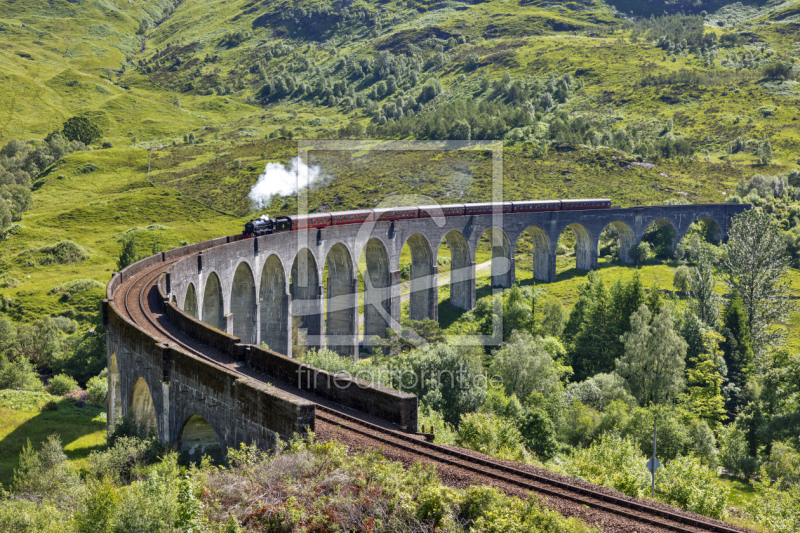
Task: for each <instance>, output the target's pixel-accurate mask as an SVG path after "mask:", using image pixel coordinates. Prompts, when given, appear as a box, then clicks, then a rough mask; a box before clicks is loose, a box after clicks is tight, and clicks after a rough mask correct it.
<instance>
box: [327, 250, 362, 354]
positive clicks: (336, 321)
mask: <svg viewBox="0 0 800 533" xmlns="http://www.w3.org/2000/svg"><path fill="white" fill-rule="evenodd" d="M325 267H326V269H327V272H328V278H327V280H326V286H325V337H326V339H325V340H326V345H327V346H328V348H329V349H330V350H333V351H334V352H336V353H338V354H339V355H350V356H352V355H356V352H355V341H356V316H357V312H358V300H356V299H354V297H353V296H354V295H357V294H358V285H357V282H356V278H355V277H353V259H352V258H351V257H350V250H348V248H347V247H346V246H345V245H344V244H342V243H336V244H334V245H333V246H332V247H331V249H330V250H329V251H328V257H326V258H325Z"/></svg>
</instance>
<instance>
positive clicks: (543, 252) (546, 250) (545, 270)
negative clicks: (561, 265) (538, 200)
mask: <svg viewBox="0 0 800 533" xmlns="http://www.w3.org/2000/svg"><path fill="white" fill-rule="evenodd" d="M526 233H527V234H528V236H529V237H530V239H531V242H532V243H533V254H532V255H533V257H532V259H533V279H538V280H541V281H551V278H552V276H551V274H550V271H551V268H552V269H553V271H554V270H555V267H554V266H552V265H551V264H550V258H551V255H550V249H551V246H550V237H548V236H547V233H545V231H544V230H543V229H542V228H540V227H539V226H528V227H527V228H525V230H524V231H523V234H526ZM517 243H519V238H518V239H517ZM514 248H515V249H516V248H517V244H515V245H514Z"/></svg>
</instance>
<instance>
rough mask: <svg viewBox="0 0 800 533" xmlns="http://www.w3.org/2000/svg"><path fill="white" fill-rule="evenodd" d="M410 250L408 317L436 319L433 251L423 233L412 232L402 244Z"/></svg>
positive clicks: (436, 305) (436, 304)
mask: <svg viewBox="0 0 800 533" xmlns="http://www.w3.org/2000/svg"><path fill="white" fill-rule="evenodd" d="M406 245H408V247H409V249H410V250H411V270H410V278H411V283H410V285H411V287H410V294H409V302H408V317H409V318H410V319H411V320H425V319H426V318H430V319H433V320H436V318H437V315H438V313H437V311H438V309H437V307H438V303H439V300H438V298H437V296H438V295H437V294H436V285H437V283H436V269H435V268H434V266H433V251H432V250H431V245H430V243H429V242H428V239H426V238H425V237H424V236H423V235H421V234H419V233H414V234H412V235H411V236H410V237H408V239H406V242H405V243H404V244H403V246H404V247H405V246H406Z"/></svg>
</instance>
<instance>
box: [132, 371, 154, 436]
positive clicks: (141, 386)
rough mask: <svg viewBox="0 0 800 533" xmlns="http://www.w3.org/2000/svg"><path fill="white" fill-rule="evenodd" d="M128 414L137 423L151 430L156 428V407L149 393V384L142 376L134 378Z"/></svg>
mask: <svg viewBox="0 0 800 533" xmlns="http://www.w3.org/2000/svg"><path fill="white" fill-rule="evenodd" d="M128 414H129V415H130V416H131V417H133V419H134V420H135V421H136V423H137V424H141V425H143V426H145V427H147V428H149V429H151V430H154V431H155V430H156V429H157V428H158V420H157V419H156V408H155V405H153V396H152V395H151V394H150V386H149V385H148V384H147V381H145V379H144V378H143V377H140V378H139V379H137V380H136V383H134V385H133V390H132V391H131V402H130V407H129V408H128Z"/></svg>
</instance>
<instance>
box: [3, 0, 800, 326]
mask: <svg viewBox="0 0 800 533" xmlns="http://www.w3.org/2000/svg"><path fill="white" fill-rule="evenodd" d="M634 4H635V5H634ZM636 6H639V7H636ZM704 7H705V9H706V11H707V13H705V14H703V15H700V14H699V12H698V11H697V9H696V8H694V7H692V6H688V5H684V4H682V3H680V2H678V3H675V2H669V3H665V2H647V3H630V2H628V3H626V2H622V1H620V2H609V3H608V5H606V4H603V3H601V2H595V1H592V0H583V1H580V2H556V3H553V2H540V1H537V0H532V1H525V0H522V1H499V0H492V1H489V2H482V3H478V4H464V3H460V2H455V1H447V2H443V3H441V2H437V3H434V2H424V1H416V0H410V1H408V2H397V3H388V2H384V3H367V2H364V1H361V0H358V1H355V2H347V3H346V4H345V3H340V2H310V1H298V2H294V3H293V4H291V5H290V6H287V5H285V4H281V3H278V2H271V1H265V2H260V3H257V2H248V1H245V0H240V1H226V2H222V1H219V0H211V1H207V0H204V1H200V0H186V1H184V2H169V1H164V0H161V1H157V2H147V3H145V2H141V1H139V0H131V1H130V2H122V1H117V2H113V1H108V0H102V1H99V0H87V1H84V2H82V3H80V4H74V3H71V2H67V1H63V0H55V1H54V2H49V3H46V4H45V3H41V2H37V1H35V0H34V1H26V2H19V1H9V0H2V1H0V8H1V9H0V65H1V66H0V109H2V112H0V145H2V144H5V143H7V142H8V141H10V140H11V139H13V138H18V139H22V140H24V141H33V142H34V143H38V142H41V139H43V138H44V137H45V136H46V135H47V134H49V133H51V132H53V131H58V130H60V128H61V124H62V123H63V122H64V121H65V120H66V119H67V118H69V117H72V116H84V117H87V118H89V119H91V120H92V121H94V122H95V123H96V124H97V125H98V126H99V127H100V129H101V131H102V134H103V138H102V141H103V142H105V143H107V144H106V145H105V146H111V148H103V149H100V141H98V142H97V143H95V145H94V146H93V148H94V149H93V150H88V151H79V152H75V153H72V154H71V155H69V156H67V157H66V158H64V159H62V160H60V161H58V162H57V163H55V164H54V165H53V166H51V167H49V168H47V169H45V170H44V171H43V172H42V173H41V174H40V175H38V176H37V175H34V176H31V180H32V183H33V206H32V208H31V209H30V210H29V211H27V212H26V213H25V214H24V215H23V219H22V220H21V221H20V222H19V224H20V225H19V226H16V227H15V228H14V230H13V232H12V233H13V234H10V235H8V236H7V238H6V240H5V242H3V245H2V248H0V265H2V270H3V276H4V277H3V280H0V295H2V298H3V305H2V308H3V310H4V311H5V312H6V313H7V314H9V315H10V316H11V317H12V318H14V319H16V320H20V321H31V320H34V319H36V318H38V317H41V316H44V315H58V314H64V313H66V314H67V315H68V316H75V317H77V318H79V319H84V320H85V319H88V318H89V317H90V315H92V309H94V308H95V307H94V306H95V305H96V304H97V301H98V300H99V298H100V296H101V293H102V291H101V290H100V289H99V286H94V288H91V285H85V287H89V288H88V289H87V288H85V287H84V289H85V290H83V291H72V292H70V291H68V290H65V289H64V288H63V285H64V284H65V283H69V282H71V281H74V280H76V279H93V280H96V281H98V282H100V283H101V284H102V283H105V281H106V280H107V279H108V276H109V275H110V273H111V272H112V271H113V270H115V268H116V265H115V261H116V258H117V255H118V251H119V247H120V239H121V238H122V237H123V236H124V235H125V234H126V233H129V232H134V233H135V235H136V241H138V242H139V252H140V253H149V252H151V251H152V249H154V246H155V249H157V248H158V247H161V248H164V247H170V246H176V245H178V244H179V243H181V242H191V241H195V240H200V239H203V238H207V237H211V236H216V235H220V234H222V233H228V232H234V231H237V229H238V228H239V227H240V224H241V222H242V220H243V218H245V217H246V216H248V215H250V214H251V213H252V205H251V204H250V202H249V200H248V198H247V194H248V192H249V190H250V188H251V187H252V186H253V184H254V183H255V182H256V180H257V177H258V175H259V174H260V173H261V172H262V171H263V168H264V166H265V165H266V163H268V162H271V161H278V162H281V163H284V164H286V163H288V162H289V160H290V159H291V158H292V157H294V156H295V155H296V145H295V143H294V142H293V141H292V140H290V139H297V138H311V139H314V138H320V139H326V138H343V137H344V138H362V139H363V138H368V139H373V138H377V139H380V138H408V139H418V138H419V139H436V138H453V139H463V138H472V139H502V140H504V146H505V148H504V156H503V162H504V165H503V188H504V195H505V196H506V197H507V198H509V199H521V198H531V197H533V198H548V197H566V196H601V195H602V196H609V197H611V198H612V199H613V201H614V203H615V204H617V205H642V204H648V203H657V202H663V201H667V200H680V201H684V200H688V201H695V202H707V201H712V202H717V201H724V199H725V198H726V196H729V195H730V194H731V193H732V191H733V190H734V188H735V185H736V183H737V182H738V181H739V180H740V179H742V178H747V177H749V176H752V175H753V174H771V175H774V174H778V173H781V172H786V171H788V170H790V169H792V168H795V167H796V166H797V164H798V160H797V149H798V143H799V142H800V134H798V131H800V130H798V128H797V115H798V113H797V111H798V103H797V102H798V101H799V100H798V98H797V97H798V89H797V86H796V82H795V81H793V80H792V79H787V80H779V79H772V78H769V77H765V76H766V74H765V70H764V69H765V67H767V66H769V65H771V64H773V63H775V62H782V63H784V64H786V65H789V71H788V75H787V76H786V77H788V78H793V77H794V76H795V75H796V74H797V73H798V68H800V67H798V66H797V63H796V61H797V59H798V58H800V48H799V47H798V45H797V44H796V43H795V37H794V36H795V35H796V32H797V30H798V29H800V26H798V24H800V23H798V22H797V18H798V17H797V12H798V9H800V3H798V2H796V1H795V2H777V1H774V0H772V1H766V2H746V3H744V4H731V3H728V2H721V1H717V2H713V3H707V5H705V6H704ZM665 8H666V10H667V11H668V12H670V13H678V12H680V13H684V14H685V15H680V16H681V17H684V18H664V19H655V20H650V19H646V18H642V19H636V18H635V17H634V16H632V15H631V13H630V12H631V11H632V10H633V11H634V15H648V14H650V13H662V12H663V11H664V10H665ZM692 15H694V18H692ZM687 17H688V18H687ZM766 139H768V140H769V141H770V146H771V150H772V155H771V157H770V158H768V159H767V160H762V159H763V158H762V155H763V154H762V147H763V145H764V143H765V140H766ZM314 157H315V162H316V163H317V164H319V165H320V166H321V169H322V175H323V178H324V179H323V180H321V181H320V182H318V183H317V184H316V185H315V187H314V188H313V190H312V192H311V196H310V205H309V207H310V209H311V210H316V209H320V210H325V209H334V210H335V209H348V208H363V207H369V206H372V205H375V204H377V203H379V202H382V201H384V200H386V198H387V197H389V196H392V195H398V194H404V193H415V194H424V195H427V196H430V197H433V198H435V199H436V200H437V201H441V202H449V201H456V200H458V201H472V200H487V199H489V198H490V197H491V181H490V176H491V165H490V161H489V159H488V158H487V157H486V155H485V154H480V153H472V154H463V153H458V154H437V155H435V156H432V154H431V153H430V152H399V153H393V154H387V153H381V154H380V155H379V156H375V155H373V154H369V153H367V152H363V151H361V152H327V153H323V152H319V153H316V154H314ZM641 162H648V163H652V164H646V165H642V164H639V163H641ZM398 169H400V170H398ZM266 207H267V208H268V210H269V212H270V213H273V214H276V213H281V212H291V211H292V210H293V209H295V208H296V205H295V200H294V199H293V198H292V197H276V198H274V199H273V202H272V204H271V205H269V206H266ZM65 239H70V240H72V241H74V242H75V243H77V245H78V246H79V247H81V248H82V249H83V252H81V253H82V254H83V255H82V257H81V259H80V261H79V262H77V263H69V264H62V263H59V262H58V261H51V260H50V259H48V257H49V256H47V254H48V253H50V252H47V251H42V248H47V247H52V246H53V245H55V244H57V243H59V242H61V241H63V240H65ZM43 254H44V255H43ZM65 295H66V297H65ZM86 327H88V325H87V326H86Z"/></svg>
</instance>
